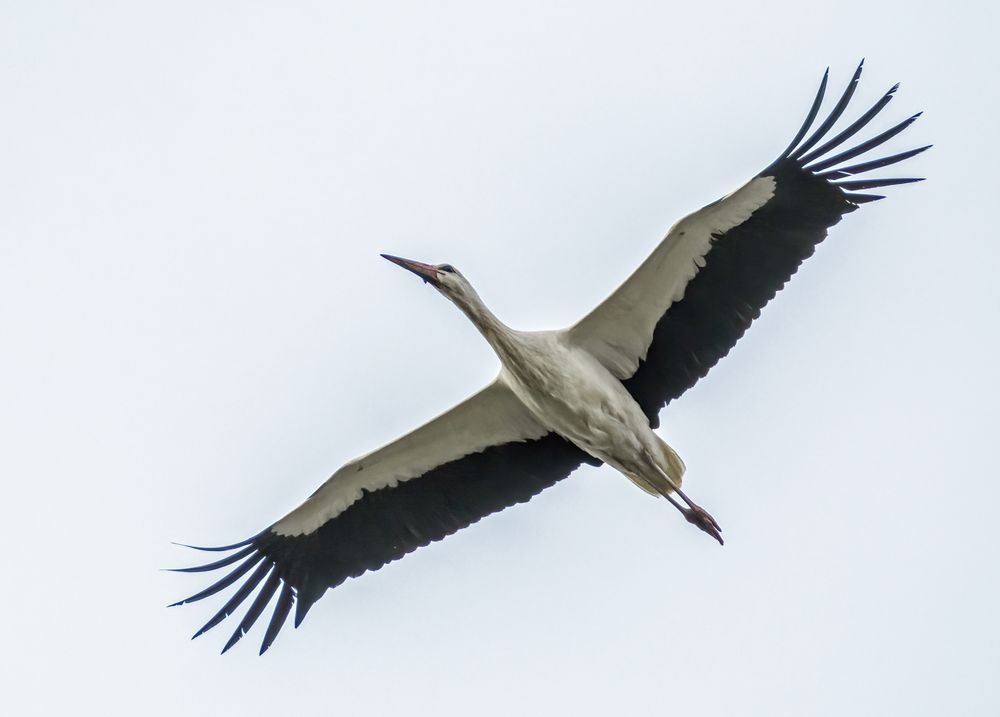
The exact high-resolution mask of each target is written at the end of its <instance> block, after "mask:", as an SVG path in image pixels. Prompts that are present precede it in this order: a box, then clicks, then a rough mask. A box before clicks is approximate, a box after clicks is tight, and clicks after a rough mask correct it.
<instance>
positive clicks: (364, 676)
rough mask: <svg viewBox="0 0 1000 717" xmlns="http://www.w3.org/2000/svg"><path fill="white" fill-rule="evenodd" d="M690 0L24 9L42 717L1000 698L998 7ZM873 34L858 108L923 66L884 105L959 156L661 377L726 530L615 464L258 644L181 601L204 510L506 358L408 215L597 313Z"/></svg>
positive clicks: (221, 539)
mask: <svg viewBox="0 0 1000 717" xmlns="http://www.w3.org/2000/svg"><path fill="white" fill-rule="evenodd" d="M84 5H85V6H86V7H84ZM676 5H678V4H677V3H664V2H649V3H628V2H620V1H616V2H606V3H581V2H538V1H537V0H532V1H531V2H511V1H508V2H504V3H494V4H492V8H487V7H485V4H484V3H462V2H451V3H444V2H432V1H430V0H428V1H425V2H420V3H394V2H381V3H346V2H341V3H334V2H314V3H306V2H283V3H260V2H252V3H251V2H238V3H237V2H231V3H222V2H217V3H204V2H171V3H134V2H119V3H101V2H94V3H85V4H81V3H65V4H63V3H58V2H48V3H40V2H13V1H10V0H8V1H7V2H4V3H3V4H2V6H0V106H2V109H0V341H2V344H0V376H2V379H0V440H2V449H0V476H2V480H3V501H2V505H3V521H2V528H0V537H2V540H3V553H4V570H3V576H4V577H3V578H2V581H3V590H2V594H3V597H2V598H0V600H2V602H3V614H4V615H5V619H4V623H5V625H4V648H3V650H2V651H0V674H2V675H3V682H4V687H3V690H2V696H0V705H2V706H3V707H4V711H5V712H6V713H7V714H17V715H29V714H46V715H52V714H67V713H71V712H72V713H77V714H80V713H85V712H87V711H92V712H94V713H97V712H98V711H100V713H102V714H144V715H198V714H213V713H214V714H244V715H264V714H268V715H274V714H296V713H303V714H324V713H327V712H329V713H331V714H346V715H359V714H393V713H406V714H410V715H424V714H427V715H431V714H433V715H473V714H476V715H510V714H582V715H607V714H627V715H662V714H668V713H674V714H698V715H700V716H715V715H720V716H722V715H725V716H727V717H729V716H732V715H748V714H761V715H763V714H766V715H778V716H784V715H789V716H791V715H796V716H797V715H803V714H809V715H831V716H833V715H837V716H842V715H885V714H900V715H902V714H905V715H941V714H961V715H995V714H998V713H1000V682H998V681H997V674H998V668H1000V618H998V617H997V613H996V605H997V604H1000V586H998V565H1000V562H998V557H1000V556H998V549H997V540H996V537H995V534H996V531H995V529H994V526H993V524H992V523H993V520H994V517H995V515H996V512H997V511H996V506H997V502H998V500H1000V487H998V486H1000V483H998V480H997V473H998V471H997V466H996V460H997V451H996V445H997V440H998V439H997V428H998V425H1000V415H998V413H1000V412H998V408H997V406H998V399H1000V395H998V394H1000V391H998V379H997V372H996V363H997V358H996V356H997V349H998V340H997V339H998V325H1000V324H998V319H997V313H998V309H1000V290H998V283H997V278H996V277H997V271H998V265H1000V237H998V235H997V229H996V223H997V216H996V215H997V209H998V206H997V202H996V198H995V189H996V168H997V160H998V159H1000V157H998V152H997V149H996V141H997V140H996V125H997V119H996V118H997V112H998V110H1000V103H998V94H997V88H996V83H995V77H994V75H995V70H996V69H997V66H998V60H1000V56H998V55H1000V51H998V50H997V45H996V42H995V36H994V31H995V29H996V27H997V17H996V16H995V15H994V14H993V12H994V11H993V10H992V9H987V8H990V6H991V4H990V3H986V2H983V3H974V2H970V3H961V4H955V5H951V6H948V7H947V8H945V7H944V6H940V7H938V8H935V9H933V10H925V9H921V8H920V7H919V6H918V5H915V4H913V3H912V2H880V3H871V2H853V1H846V0H845V1H841V2H837V3H823V4H817V5H816V6H815V7H809V6H808V5H804V4H803V3H802V2H785V3H770V4H761V3H738V4H733V3H728V5H729V6H728V7H727V4H726V3H723V4H720V3H683V4H681V5H682V7H681V8H678V7H671V6H676ZM862 56H866V57H867V58H868V61H867V70H866V74H865V76H864V78H863V80H862V85H861V89H860V90H859V92H858V95H857V104H856V106H855V109H854V113H853V115H852V116H851V117H850V119H853V117H854V116H857V114H859V113H860V111H861V110H862V109H863V108H864V107H866V106H867V105H868V104H870V103H871V102H872V101H874V99H875V98H876V97H877V96H878V95H879V94H880V93H881V92H884V90H885V89H886V88H887V87H889V86H890V85H891V84H892V83H893V82H896V81H897V80H899V81H902V83H903V86H902V89H901V90H900V92H899V93H898V95H897V99H896V100H895V101H894V102H893V103H892V105H891V107H890V109H889V110H888V111H887V112H886V113H885V117H884V119H882V118H880V120H879V123H878V128H879V129H881V128H883V127H887V126H889V125H890V124H891V123H894V122H896V121H898V120H900V119H902V118H904V117H906V116H907V115H909V114H910V113H912V112H914V111H916V110H920V109H923V110H925V111H926V114H925V115H924V117H923V118H922V119H921V120H920V121H919V122H918V123H917V124H915V125H914V126H913V127H912V128H910V129H909V130H907V132H905V133H904V134H903V135H902V136H901V137H900V138H898V139H897V140H895V141H894V143H893V144H892V145H891V147H890V149H891V150H897V151H898V150H902V149H906V148H909V147H912V146H919V145H922V144H927V143H930V142H933V143H935V144H936V146H935V148H934V149H933V150H932V151H931V152H928V153H926V154H925V155H921V156H920V157H919V158H917V159H915V160H913V161H911V162H909V163H908V164H906V165H901V167H904V168H901V169H899V172H901V173H905V174H915V175H925V176H927V177H929V178H930V179H929V181H927V182H925V183H923V184H919V185H913V186H904V187H897V188H892V189H890V190H889V193H890V194H891V198H890V199H888V200H886V201H883V202H880V203H878V204H875V205H870V206H868V207H865V208H864V209H863V210H861V211H859V212H857V213H855V214H854V215H851V216H849V217H847V218H846V219H845V220H844V221H843V222H842V223H841V224H840V225H838V226H837V227H836V228H835V229H834V230H833V232H832V235H831V236H830V238H829V240H828V241H827V242H826V243H824V244H823V245H822V246H821V247H820V249H819V251H818V252H817V254H816V256H815V257H814V258H813V259H811V260H810V261H809V262H808V263H807V264H806V265H805V267H804V268H803V270H801V271H800V272H799V274H798V275H797V276H796V277H795V279H794V281H792V283H791V284H790V285H789V287H788V288H787V289H786V290H785V291H784V292H782V293H781V294H780V295H779V296H778V298H777V300H776V301H775V302H774V303H773V304H772V305H771V306H769V307H768V308H767V309H766V310H765V312H764V315H763V317H762V318H761V319H760V320H759V321H758V322H757V323H756V324H755V325H754V327H753V328H752V330H751V331H750V333H749V334H748V335H747V337H746V338H745V339H744V340H743V341H742V342H741V343H740V344H739V345H738V347H737V348H736V350H734V351H733V352H732V354H731V355H730V356H729V357H728V358H726V359H725V360H724V361H723V362H722V363H721V364H720V365H719V366H718V367H717V368H716V369H715V370H713V372H712V373H711V374H710V376H709V377H708V378H707V379H706V380H704V381H703V382H701V383H700V384H699V385H698V386H697V387H696V388H695V389H693V390H691V391H690V392H689V393H688V394H686V395H685V396H684V397H683V399H682V400H680V401H677V402H676V403H675V404H674V405H671V406H670V408H669V409H668V410H667V411H665V412H664V414H663V416H662V428H661V429H660V433H661V434H662V435H663V436H664V437H665V438H666V439H667V440H669V442H670V443H671V444H672V445H673V446H674V447H676V449H677V450H678V452H679V453H680V454H681V456H683V458H684V459H685V461H686V463H687V466H688V474H687V482H686V487H688V488H689V492H690V493H691V495H692V496H693V497H695V498H696V499H697V500H699V501H700V502H701V503H702V504H703V505H705V506H706V507H707V508H708V509H709V510H710V511H711V512H712V514H713V515H714V516H715V517H716V518H718V520H719V521H720V523H721V524H722V525H723V527H724V529H725V535H726V538H727V542H726V546H725V547H724V548H720V547H719V546H718V545H717V544H715V543H714V542H713V541H712V540H711V539H709V538H708V537H707V536H705V535H703V534H701V533H700V532H699V531H697V530H694V529H693V528H692V527H691V526H689V525H687V524H686V523H684V521H683V520H681V519H680V518H679V516H678V515H677V514H676V511H674V510H673V509H672V508H670V506H669V505H667V503H666V502H665V501H657V500H653V499H651V498H650V497H649V496H647V495H645V494H644V493H642V492H641V491H639V490H637V489H636V488H635V487H634V486H633V485H632V484H631V483H629V481H627V480H626V479H624V478H623V477H622V476H620V475H618V474H617V473H615V472H614V471H612V470H611V469H608V468H604V469H594V468H590V467H584V468H583V469H581V470H579V471H577V473H575V474H574V475H573V477H572V478H570V479H569V480H567V481H565V482H563V483H561V484H559V485H558V486H556V487H555V488H553V489H551V490H549V491H547V492H545V493H544V494H542V495H541V496H539V497H538V498H536V499H535V500H533V501H532V502H530V503H529V504H526V505H521V506H518V507H516V508H514V509H511V510H508V511H505V512H503V513H501V514H498V515H495V516H492V517H490V518H488V519H486V520H484V521H482V522H481V523H479V524H477V525H475V526H473V527H472V528H470V529H468V530H465V531H462V532H461V533H459V534H457V535H455V536H452V537H451V538H449V539H447V540H445V541H443V542H441V543H437V544H435V545H433V546H431V547H429V548H425V549H422V550H420V551H417V552H416V553H414V554H413V555H411V556H409V557H407V558H406V559H405V560H403V561H400V562H397V563H394V564H392V565H390V566H388V567H386V568H384V569H383V570H381V571H379V572H377V573H374V574H369V575H366V576H364V577H363V578H361V579H358V580H351V581H349V582H348V583H347V584H345V585H343V586H342V587H340V588H338V589H337V590H335V591H333V592H330V593H328V594H327V596H326V597H325V598H324V599H323V600H322V601H321V602H320V603H318V604H317V605H316V606H315V608H314V609H313V610H312V612H311V613H310V615H309V619H308V620H307V621H306V622H305V624H304V625H303V627H302V628H301V629H299V630H297V631H295V630H290V629H287V630H285V631H284V632H283V633H282V634H281V636H280V637H279V638H278V640H277V642H276V643H275V646H274V648H273V649H272V650H271V651H270V652H269V653H268V654H267V655H266V656H265V657H263V658H258V657H257V645H258V644H259V638H260V631H261V626H258V628H257V630H256V631H255V632H254V633H253V634H252V635H251V637H250V638H248V640H246V641H245V642H244V643H242V644H240V645H239V646H238V647H237V649H234V650H233V651H232V652H230V653H228V654H227V655H226V656H225V657H219V655H218V651H219V649H220V648H221V647H222V644H223V643H224V642H225V638H226V637H227V636H228V632H229V631H227V630H225V629H224V628H222V629H220V630H218V631H213V632H211V633H209V634H208V635H206V636H204V637H202V638H199V639H198V640H196V641H194V642H191V641H189V640H188V638H189V637H190V635H191V634H192V633H193V632H194V631H195V630H196V629H197V628H198V627H199V626H200V625H201V624H202V623H203V622H204V621H205V619H207V617H208V616H210V615H211V614H212V613H213V612H214V611H215V610H216V609H218V607H219V604H220V603H219V601H206V602H204V603H199V604H198V605H197V606H194V607H187V608H174V609H171V610H166V609H165V608H164V605H166V604H167V603H168V602H172V601H174V600H176V599H178V598H180V597H183V596H185V595H188V594H190V593H192V592H195V591H196V590H198V589H199V588H200V587H201V586H203V585H204V584H205V580H204V576H200V577H199V576H187V575H175V574H172V573H166V572H160V571H159V570H158V569H159V568H162V567H170V566H177V565H185V564H190V562H191V561H193V560H194V559H196V558H197V557H198V556H197V555H192V554H190V551H186V550H184V549H182V548H179V547H176V546H173V545H171V544H170V541H172V540H177V541H186V542H195V543H202V544H212V543H216V544H218V543H225V542H231V541H235V540H239V539H242V538H244V537H246V536H247V535H250V534H252V533H255V532H257V531H258V530H260V529H261V528H263V527H264V526H266V525H268V524H269V523H270V522H272V521H273V520H275V519H276V518H278V517H280V516H281V515H282V514H284V513H285V512H286V511H287V510H288V509H290V508H292V507H294V506H295V505H296V504H298V502H299V501H301V500H302V499H303V498H305V497H306V496H307V495H308V494H309V493H310V492H311V491H312V490H313V489H314V488H315V487H316V486H317V485H318V484H319V483H320V482H321V481H322V480H324V479H325V478H326V477H327V476H328V475H329V474H330V473H331V472H332V471H333V470H334V469H336V468H337V467H338V466H339V465H340V464H341V463H342V462H344V461H345V460H347V459H349V458H351V457H353V456H354V455H357V454H359V453H362V452H366V451H368V450H370V449H372V448H374V447H377V446H379V445H380V444H382V443H383V442H385V441H387V440H390V439H392V438H394V437H395V436H397V435H399V434H400V433H402V432H403V431H405V430H408V429H410V428H412V427H414V426H415V425H417V424H419V423H421V422H423V421H424V420H426V419H427V418H429V417H431V416H432V415H434V414H436V413H438V412H439V411H441V410H443V409H445V408H447V407H449V406H450V405H452V404H453V403H454V402H455V401H456V400H458V399H460V398H462V397H464V396H465V395H467V394H468V393H470V392H472V391H474V390H476V389H477V388H478V387H480V386H481V385H483V384H484V383H485V382H486V381H488V380H489V379H491V378H492V376H493V375H494V373H495V371H496V369H497V361H496V359H495V358H494V356H493V355H492V353H491V351H490V350H489V348H488V346H486V344H485V343H484V342H483V341H482V339H481V338H480V336H479V335H478V334H477V333H476V331H475V330H474V329H473V328H472V327H471V326H470V325H468V323H467V321H466V319H465V318H464V317H463V316H462V315H461V314H460V313H459V312H458V311H456V310H455V309H454V307H452V306H451V305H449V304H448V302H446V301H444V300H443V299H442V298H441V297H439V296H438V295H436V293H435V292H433V291H432V290H431V289H429V288H428V287H426V286H423V285H422V284H420V282H418V281H416V280H415V279H414V277H412V276H410V275H408V274H406V273H405V272H402V271H400V270H399V269H397V268H395V267H393V266H391V265H389V264H387V263H386V262H384V261H383V260H382V259H380V258H379V256H378V254H379V252H392V253H396V254H401V255H403V256H412V257H414V258H417V259H423V260H427V261H433V262H441V261H448V262H451V263H453V264H455V265H456V266H458V267H459V268H460V269H461V270H462V271H463V273H465V274H466V276H468V277H469V279H470V280H471V281H472V282H473V283H474V285H475V286H476V287H477V288H478V289H479V291H480V293H481V295H482V296H483V298H484V299H485V300H486V302H487V303H488V304H489V305H490V306H491V307H492V308H493V309H494V310H495V311H496V313H497V314H498V315H499V316H500V317H501V318H503V319H504V320H505V321H506V322H507V323H509V324H510V325H512V326H514V327H517V328H555V327H559V326H562V325H567V324H569V323H572V322H573V321H574V320H576V318H578V317H579V316H580V315H581V314H582V313H583V312H585V311H586V310H588V309H589V308H590V307H592V306H593V305H594V304H595V303H596V302H598V301H599V300H600V299H602V298H603V297H604V296H605V295H606V294H607V293H608V292H609V291H610V290H611V289H613V288H614V287H615V286H616V285H617V284H618V282H619V281H621V280H622V279H623V278H624V277H625V276H626V275H627V274H628V273H629V272H630V271H631V270H632V269H633V268H634V267H635V265H636V264H637V263H638V262H639V261H640V260H641V259H642V258H643V257H644V256H645V255H646V254H647V253H648V252H649V251H650V249H651V248H652V247H653V246H654V245H655V243H656V242H657V241H658V240H659V238H660V237H661V236H662V234H663V232H664V231H665V230H666V228H667V227H668V226H669V225H670V224H672V223H673V222H674V221H675V220H676V219H678V218H679V217H680V216H683V215H684V214H685V213H687V212H689V211H691V210H694V209H696V208H698V207H700V206H702V205H704V204H706V203H707V202H709V201H712V200H713V199H715V198H717V197H719V196H721V195H722V194H725V193H726V192H728V191H730V190H732V189H734V188H736V187H737V186H739V185H740V184H742V183H743V182H744V181H746V180H747V179H748V178H749V177H751V176H752V175H753V174H754V173H755V172H757V171H758V170H759V169H760V168H762V167H764V166H765V165H766V164H767V163H769V162H770V160H772V159H773V158H774V157H775V156H776V155H777V153H778V152H780V151H781V150H782V149H783V148H784V147H785V145H786V144H787V142H788V141H789V139H790V138H791V136H792V135H793V134H794V132H795V130H796V129H797V128H798V126H799V124H800V122H801V120H802V117H803V116H804V114H805V112H806V110H807V109H808V105H809V103H810V101H811V100H812V97H813V93H814V92H815V89H816V85H817V83H818V81H819V79H820V76H821V74H822V72H823V69H824V68H825V67H826V66H827V65H830V66H831V68H832V75H831V82H832V86H833V87H834V88H835V89H837V90H839V88H841V87H842V86H843V84H844V83H845V82H846V81H847V79H848V77H849V76H850V73H851V71H852V70H853V68H854V65H855V64H856V63H857V61H858V59H859V58H861V57H862ZM893 171H895V168H894V169H893ZM884 174H885V175H887V176H891V174H892V172H885V173H884ZM232 627H233V626H232V625H230V630H231V628H232ZM83 706H88V707H89V710H83Z"/></svg>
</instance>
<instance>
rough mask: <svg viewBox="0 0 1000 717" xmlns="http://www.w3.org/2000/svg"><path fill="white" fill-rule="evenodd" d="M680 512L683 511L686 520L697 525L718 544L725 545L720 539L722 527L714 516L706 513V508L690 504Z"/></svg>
mask: <svg viewBox="0 0 1000 717" xmlns="http://www.w3.org/2000/svg"><path fill="white" fill-rule="evenodd" d="M682 512H683V513H684V517H685V518H687V522H689V523H691V525H694V526H697V527H698V528H699V529H701V530H703V531H705V532H706V533H708V534H709V535H711V536H712V537H713V538H715V539H716V540H718V541H719V545H725V543H724V542H723V540H722V528H721V527H720V526H719V524H718V523H716V522H715V518H713V517H712V516H711V515H709V514H708V511H707V510H705V509H704V508H702V507H701V506H700V505H694V504H692V505H691V507H690V508H684V509H683V510H682Z"/></svg>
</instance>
